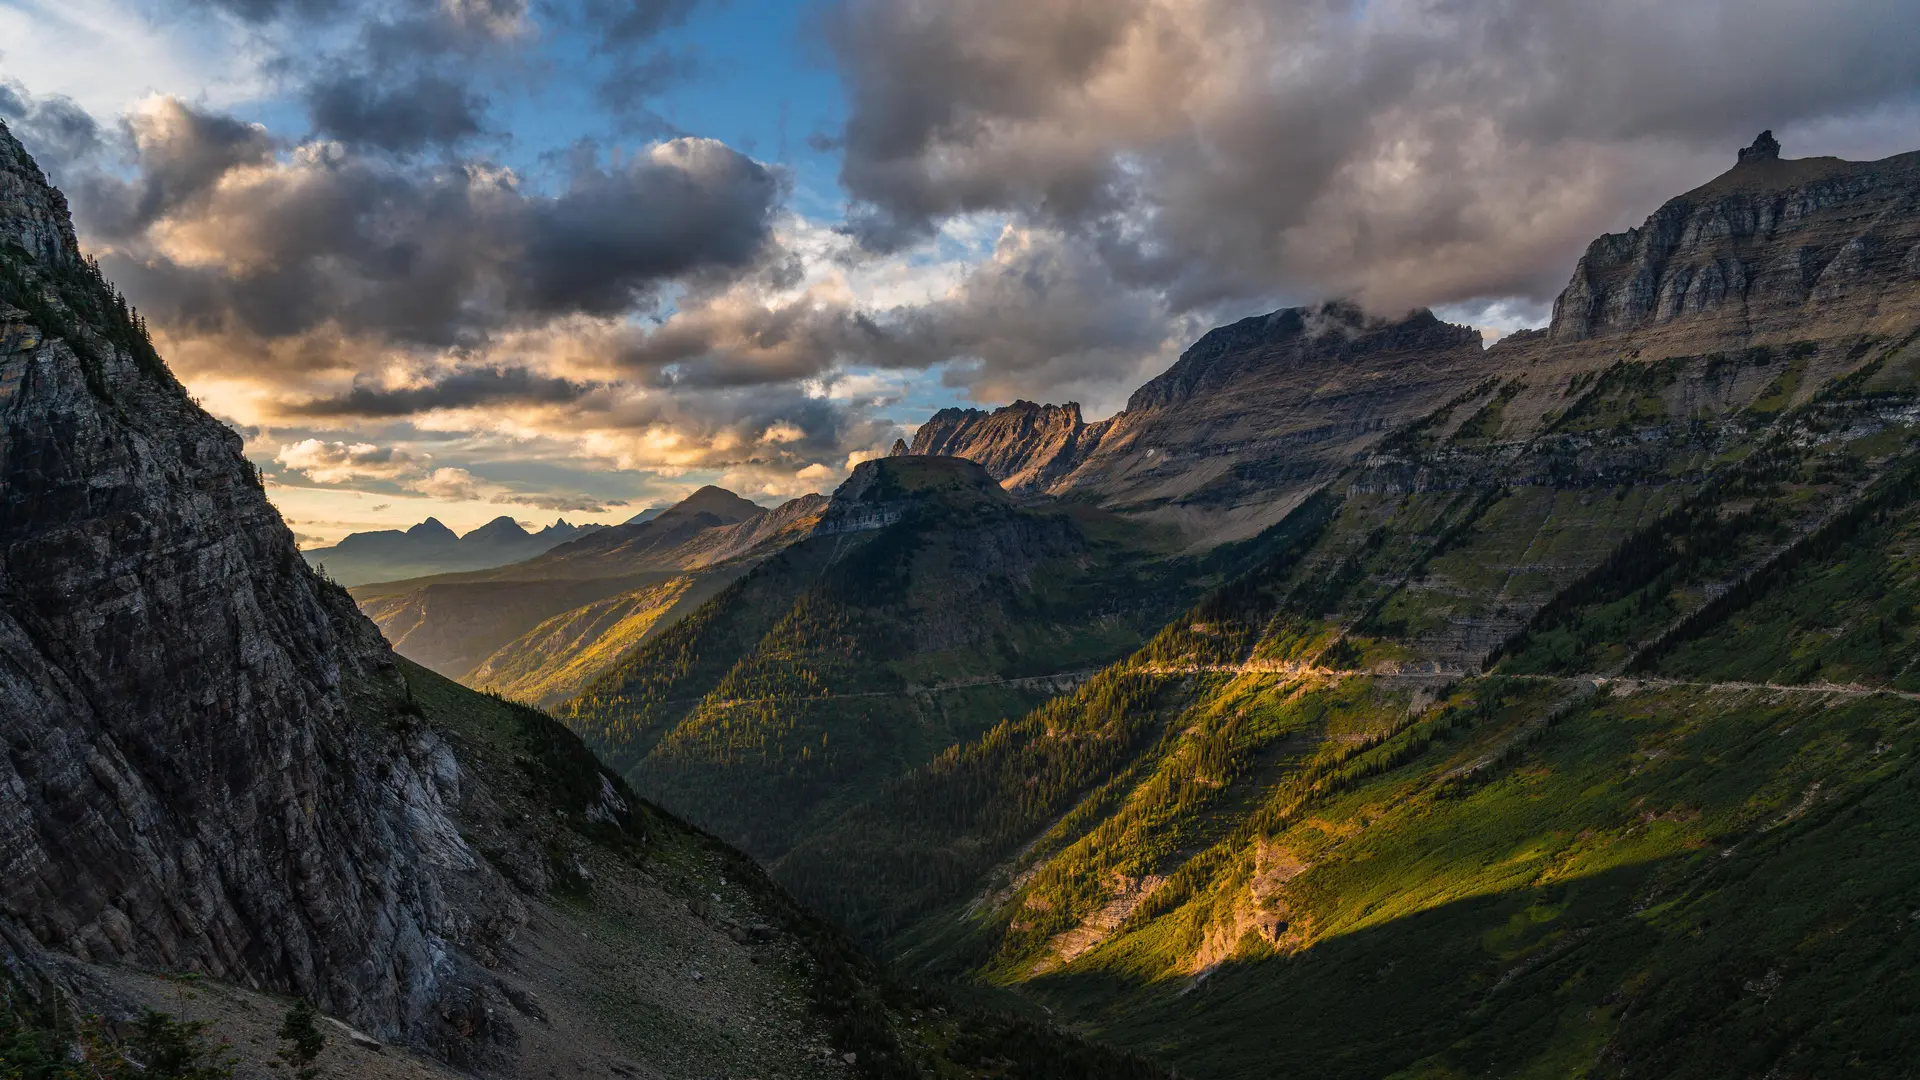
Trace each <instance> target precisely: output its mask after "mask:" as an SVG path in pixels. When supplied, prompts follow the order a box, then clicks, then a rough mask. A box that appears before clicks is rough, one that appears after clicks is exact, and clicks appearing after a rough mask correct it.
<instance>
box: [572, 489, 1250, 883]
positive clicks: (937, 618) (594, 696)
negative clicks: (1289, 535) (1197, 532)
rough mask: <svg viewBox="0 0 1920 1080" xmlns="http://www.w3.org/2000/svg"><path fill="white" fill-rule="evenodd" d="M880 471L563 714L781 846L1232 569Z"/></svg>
mask: <svg viewBox="0 0 1920 1080" xmlns="http://www.w3.org/2000/svg"><path fill="white" fill-rule="evenodd" d="M862 468H863V469H864V470H866V473H865V474H864V475H865V476H866V477H868V478H870V481H869V480H867V479H861V480H860V482H859V484H856V485H855V486H856V487H858V488H859V491H858V493H857V494H854V493H844V495H843V498H842V499H841V500H840V502H839V503H837V506H838V509H836V510H833V511H829V514H828V517H827V518H826V519H825V525H824V526H823V527H822V528H821V529H820V530H819V533H818V535H816V536H814V537H813V538H811V539H809V540H807V541H804V542H802V543H800V544H797V545H795V546H794V547H792V548H791V549H789V550H787V551H785V552H783V553H781V554H780V555H778V556H775V557H774V558H771V559H769V560H767V561H766V562H765V563H763V564H761V565H760V566H758V567H756V568H755V569H754V570H753V571H752V572H751V573H749V574H748V575H747V576H745V577H744V578H742V579H741V580H740V581H738V582H736V583H735V584H734V585H732V586H730V587H729V588H728V589H727V590H726V591H724V592H723V593H721V594H720V595H719V596H717V597H716V598H715V599H714V600H712V601H711V602H709V603H708V604H706V605H704V606H703V607H701V608H700V609H699V610H698V611H696V612H694V613H693V614H692V615H689V616H688V617H686V618H685V619H683V620H681V621H680V622H678V623H676V624H675V625H673V626H672V627H670V628H669V629H667V630H666V631H665V632H663V633H660V634H659V635H658V636H657V637H655V638H654V639H652V640H650V641H649V642H647V643H646V644H644V645H642V646H641V647H640V648H639V649H637V650H635V651H633V652H632V653H631V654H629V655H628V656H627V657H626V658H624V659H623V660H622V661H621V663H620V664H619V665H618V666H617V667H616V668H615V669H614V670H612V671H611V672H609V673H608V674H607V675H606V676H604V677H602V678H601V679H600V680H599V681H597V682H596V683H594V684H593V685H592V686H590V687H589V688H588V690H587V691H586V692H585V693H584V694H583V695H582V696H581V697H580V698H578V699H576V700H575V701H573V702H571V703H569V704H568V705H566V706H565V707H564V708H563V715H564V716H565V718H566V719H567V721H568V723H569V724H570V725H571V726H573V727H574V729H575V730H577V731H580V732H581V733H582V734H583V735H585V737H586V738H587V739H588V741H589V742H590V743H591V744H592V745H593V746H594V747H595V748H596V750H598V751H599V752H600V753H601V754H602V755H603V756H605V757H606V758H607V760H608V761H610V762H612V763H613V764H614V765H615V766H616V767H617V768H619V769H620V770H622V771H623V772H625V774H626V775H627V776H628V777H629V778H631V779H632V780H633V781H634V783H635V784H636V785H637V786H638V787H639V788H640V789H641V790H642V791H643V792H645V793H647V794H648V795H649V796H651V797H655V798H658V799H660V800H661V801H662V802H664V803H666V804H669V805H672V806H674V807H675V808H676V810H678V811H679V812H682V813H685V814H687V815H688V816H689V817H691V818H692V819H694V820H695V821H697V822H699V823H701V824H702V825H705V826H707V827H709V828H712V829H714V830H716V831H717V832H719V833H720V834H721V835H724V836H726V837H728V838H730V839H732V840H733V841H735V842H737V843H740V844H741V845H742V846H744V847H745V848H746V849H747V850H748V851H750V852H752V853H753V854H755V855H756V856H757V857H760V858H763V859H767V860H770V861H777V860H779V859H780V858H781V857H783V856H784V855H785V854H787V853H788V852H789V851H790V850H791V849H792V847H793V846H794V844H795V843H797V842H799V841H801V840H803V839H805V838H807V837H809V836H812V835H814V834H816V833H817V832H819V831H820V830H822V829H824V828H827V827H829V826H830V824H831V822H832V821H834V820H836V819H837V818H838V817H839V816H840V815H841V814H843V813H845V812H846V811H847V810H848V809H849V808H851V807H854V806H857V805H859V804H861V803H863V802H864V801H866V800H868V799H870V798H872V797H873V796H874V795H876V794H877V793H878V792H879V791H880V790H881V789H882V787H883V786H884V785H885V784H886V783H887V782H889V781H891V780H893V779H896V778H898V777H899V776H901V775H904V774H905V773H906V772H908V771H909V770H911V769H913V768H915V767H917V766H920V765H922V764H924V763H926V762H928V761H929V760H932V759H933V758H935V757H936V756H938V755H939V754H940V753H942V752H943V751H945V750H946V749H947V748H949V747H951V746H954V745H956V744H960V743H964V742H967V741H970V740H972V739H974V738H975V737H977V736H979V735H980V734H982V733H983V732H986V731H988V730H989V729H991V728H992V727H993V725H995V724H996V723H999V722H1000V721H1002V720H1005V719H1008V718H1017V717H1019V716H1021V715H1023V714H1024V713H1026V712H1027V711H1028V710H1030V709H1031V708H1033V707H1034V706H1035V705H1036V704H1039V703H1040V702H1043V701H1044V700H1046V698H1047V697H1048V696H1049V695H1050V694H1051V693H1052V692H1053V690H1054V688H1055V687H1057V686H1058V685H1060V683H1061V682H1062V680H1065V681H1067V682H1071V681H1072V680H1074V679H1075V678H1080V677H1084V673H1086V672H1090V671H1091V670H1096V669H1098V668H1099V667H1100V666H1101V665H1103V664H1105V663H1108V662H1111V661H1112V660H1113V659H1115V658H1116V657H1118V656H1121V655H1124V654H1125V653H1126V652H1128V651H1129V650H1131V649H1133V648H1135V647H1137V646H1138V644H1139V643H1140V642H1141V640H1142V638H1143V637H1144V636H1145V635H1146V634H1147V633H1150V632H1151V630H1152V628H1153V627H1154V626H1157V625H1158V624H1159V623H1160V622H1161V621H1163V620H1164V619H1165V618H1166V616H1167V615H1168V614H1170V613H1171V612H1173V611H1175V610H1178V608H1179V607H1180V606H1181V605H1183V604H1184V603H1187V602H1190V601H1191V598H1192V597H1193V596H1194V595H1196V594H1197V592H1198V590H1199V587H1200V585H1201V584H1202V583H1204V582H1205V581H1207V580H1208V575H1210V574H1211V575H1213V580H1217V579H1218V576H1219V571H1218V569H1217V567H1218V565H1220V560H1218V559H1214V560H1207V559H1199V558H1184V559H1183V558H1175V557H1172V556H1169V555H1168V554H1166V553H1165V552H1164V551H1163V550H1161V548H1160V547H1159V545H1158V537H1157V536H1156V535H1155V534H1154V533H1152V532H1151V531H1149V530H1145V529H1143V528H1141V527H1138V526H1133V525H1129V524H1126V523H1124V522H1121V521H1118V520H1116V519H1113V518H1112V517H1111V516H1110V515H1106V514H1103V513H1101V512H1099V511H1095V510H1091V509H1088V508H1084V507H1063V506H1058V505H1054V504H1052V503H1050V502H1041V503H1024V502H1016V501H1014V500H1013V499H1011V498H1009V496H1008V495H1007V494H1006V493H1005V492H1004V491H1002V490H1001V489H1000V488H999V486H998V485H996V484H994V483H993V482H992V481H991V480H990V479H989V478H987V477H986V475H985V474H984V473H983V472H981V471H980V470H979V469H978V467H977V466H974V465H972V464H971V463H967V462H961V461H958V460H956V459H941V458H899V459H889V460H882V461H877V462H872V463H870V464H869V465H867V466H863V467H862ZM863 485H864V486H863ZM836 515H837V516H836ZM789 880H790V883H792V882H793V881H794V879H789Z"/></svg>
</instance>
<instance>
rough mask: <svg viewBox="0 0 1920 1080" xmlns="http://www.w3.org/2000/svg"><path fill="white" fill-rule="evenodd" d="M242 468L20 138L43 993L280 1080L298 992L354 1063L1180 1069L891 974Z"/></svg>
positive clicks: (24, 463) (6, 568) (3, 210)
mask: <svg viewBox="0 0 1920 1080" xmlns="http://www.w3.org/2000/svg"><path fill="white" fill-rule="evenodd" d="M241 451H242V443H241V439H240V438H239V436H238V435H236V434H235V433H234V432H232V431H231V430H229V429H228V428H226V427H225V426H224V425H222V424H221V423H220V422H219V421H217V420H216V419H214V418H213V417H212V416H210V415H208V414H207V413H206V412H204V411H203V410H201V409H200V408H199V407H198V406H197V405H195V404H194V403H193V402H192V401H191V399H190V398H189V397H188V395H187V394H186V392H185V390H184V389H183V388H182V387H181V386H180V384H179V383H178V382H177V381H175V380H174V379H173V377H172V376H171V375H170V374H169V373H168V371H167V369H166V367H165V365H164V364H163V363H162V362H161V361H160V358H159V357H158V356H157V355H156V354H155V353H154V352H153V349H152V346H151V344H150V343H149V342H148V339H147V337H146V334H145V330H144V326H143V325H142V323H141V322H140V320H139V317H138V316H137V315H136V314H135V313H134V312H132V310H131V309H130V308H129V307H128V306H127V305H126V303H125V301H124V300H123V299H122V298H120V297H119V295H118V294H117V293H116V292H114V291H113V290H112V288H111V287H110V286H109V285H108V284H107V283H106V282H105V281H104V280H102V279H101V277H100V276H99V273H98V271H97V269H95V268H94V267H93V266H92V264H91V263H89V262H88V261H87V260H86V259H84V258H83V256H82V255H81V252H80V249H79V247H78V245H77V243H76V239H75V234H74V231H73V228H72V225H71V223H70V221H69V219H68V214H67V208H66V202H65V200H64V199H63V198H62V197H61V195H60V193H59V192H58V191H57V190H55V189H54V188H52V187H51V186H50V185H49V184H48V182H47V180H46V178H45V177H44V176H43V175H42V173H41V172H40V170H39V169H38V168H37V167H36V166H35V165H34V163H33V161H32V160H31V158H30V157H29V156H28V155H27V153H26V151H25V150H24V149H23V148H22V146H21V145H20V144H19V143H18V142H17V141H16V140H15V139H14V138H13V137H12V135H11V133H9V132H7V131H6V129H5V128H4V126H0V732H3V733H4V737H5V739H6V750H7V753H6V754H5V756H4V757H0V996H3V997H5V998H6V999H7V1000H8V1002H9V1003H17V1002H18V1000H19V998H18V996H17V995H19V994H21V993H24V994H26V995H27V996H28V997H29V998H39V999H41V1000H43V1001H45V1000H49V999H52V1000H57V1001H61V1002H64V1003H65V1005H66V1007H67V1013H68V1015H71V1014H72V1013H73V1012H74V1011H76V1010H77V1011H80V1012H98V1013H101V1014H104V1015H105V1016H106V1017H107V1018H108V1020H110V1021H118V1020H124V1019H126V1018H127V1017H130V1016H132V1015H134V1013H135V1011H136V1009H137V1007H138V1006H143V1005H145V1006H151V1005H154V1004H155V1003H156V1002H158V1003H160V1004H162V1005H165V1006H166V1007H168V1008H176V1007H177V1008H178V1009H179V1010H180V1011H181V1012H183V1013H186V1014H190V1015H200V1016H203V1017H206V1018H208V1019H210V1020H212V1021H214V1022H215V1025H216V1026H215V1027H214V1029H213V1033H214V1034H215V1035H217V1036H223V1037H228V1038H230V1039H231V1040H232V1042H233V1044H234V1049H235V1051H236V1052H237V1053H239V1054H240V1056H241V1059H242V1061H241V1065H242V1068H243V1072H242V1075H246V1076H264V1075H268V1072H267V1068H268V1062H267V1061H266V1060H265V1058H266V1055H267V1054H268V1053H270V1052H271V1050H270V1048H271V1046H272V1045H273V1041H274V1038H275V1027H276V1025H277V1022H278V1019H279V1011H278V1010H280V1009H282V1008H284V1007H285V1003H286V1001H287V1000H288V999H289V998H291V997H296V996H298V997H305V998H308V999H311V1000H313V1001H314V1002H316V1003H318V1005H319V1006H320V1008H321V1009H322V1010H323V1011H324V1012H325V1013H326V1014H329V1015H330V1016H332V1017H337V1018H339V1019H340V1020H341V1021H342V1022H344V1023H346V1024H349V1025H351V1026H352V1027H354V1028H357V1029H359V1030H360V1031H364V1032H368V1033H371V1035H360V1034H356V1035H355V1036H354V1037H353V1038H352V1039H351V1040H350V1041H349V1040H345V1039H336V1040H335V1042H336V1043H339V1044H340V1045H339V1046H337V1047H336V1048H335V1049H332V1050H329V1051H328V1053H329V1054H331V1055H334V1056H333V1057H331V1058H329V1059H327V1061H326V1063H327V1064H328V1067H329V1068H330V1069H332V1070H335V1071H336V1072H337V1073H338V1074H339V1075H353V1076H356V1077H388V1076H392V1077H400V1076H415V1077H417V1076H422V1075H445V1074H446V1070H448V1069H453V1070H458V1071H459V1072H462V1073H466V1074H480V1075H489V1076H606V1075H610V1074H612V1075H620V1076H630V1077H632V1076H641V1077H662V1078H664V1077H678V1076H691V1075H775V1074H784V1075H789V1076H854V1075H863V1076H872V1077H907V1076H916V1075H926V1074H928V1073H929V1072H937V1073H940V1074H943V1075H956V1076H970V1075H986V1074H990V1075H1009V1076H1012V1075H1022V1076H1054V1075H1058V1076H1093V1075H1102V1076H1112V1075H1118V1076H1127V1075H1150V1074H1151V1072H1150V1070H1148V1069H1147V1067H1146V1066H1145V1065H1143V1064H1141V1063H1139V1062H1138V1061H1135V1060H1133V1059H1129V1058H1122V1057H1120V1056H1116V1055H1113V1054H1110V1053H1108V1052H1106V1051H1104V1050H1100V1049H1098V1048H1095V1047H1092V1046H1089V1045H1087V1044H1084V1043H1080V1042H1078V1041H1076V1040H1073V1039H1071V1038H1067V1037H1064V1036H1061V1035H1059V1034H1057V1033H1054V1032H1052V1031H1051V1030H1049V1029H1047V1028H1044V1027H1040V1026H1036V1025H1032V1024H1027V1023H1024V1022H1019V1021H1012V1020H1006V1019H1001V1018H997V1017H991V1016H985V1015H980V1014H974V1013H971V1012H967V1011H964V1010H960V1009H956V1008H952V1007H950V1006H947V1005H945V1004H944V1003H943V1002H941V1001H939V1000H937V999H935V998H931V997H929V996H927V995H925V994H921V993H917V992H909V991H907V990H905V989H903V988H900V987H897V986H895V985H893V984H892V983H890V982H888V981H887V980H886V979H885V978H884V977H883V976H882V975H881V974H880V973H879V972H878V970H877V969H875V968H874V967H873V966H872V965H871V964H870V963H869V962H868V961H866V960H865V959H864V958H863V957H861V956H860V954H859V953H858V952H856V951H855V950H853V949H852V948H851V947H850V946H848V945H847V944H846V943H845V940H844V939H843V938H841V937H839V936H838V935H837V934H835V933H833V932H832V931H831V930H829V929H827V928H826V927H825V926H824V925H823V924H821V923H819V922H818V921H817V920H815V919H813V918H812V917H811V916H809V915H808V914H807V913H805V912H804V911H802V910H800V909H799V908H798V907H796V906H795V905H794V904H793V902H792V901H791V900H789V899H788V898H787V897H786V896H785V894H784V893H782V892H781V891H780V890H779V889H778V888H777V887H775V886H773V885H772V884H771V883H770V882H769V881H768V880H767V879H766V877H765V876H764V875H763V874H762V873H761V872H760V871H759V870H758V869H757V868H756V867H754V866H753V865H752V864H751V863H750V862H748V861H747V860H746V859H745V858H744V857H743V856H741V855H739V854H738V853H737V852H734V851H732V850H731V849H728V848H726V847H724V846H723V845H721V844H719V843H717V842H715V841H713V840H710V839H708V838H706V837H705V836H703V835H701V834H699V833H697V832H695V831H694V830H692V829H690V828H689V827H687V826H685V825H683V824H681V823H680V822H678V821H677V820H675V819H673V818H671V817H669V816H667V815H666V814H664V813H662V812H660V811H658V810H656V809H654V808H653V807H651V806H649V805H648V804H646V803H644V802H642V801H641V800H640V799H639V798H638V797H636V796H635V795H634V794H633V792H632V791H631V790H630V789H628V788H627V787H626V785H625V784H624V783H623V782H622V781H621V780H620V779H619V778H618V777H617V776H615V775H613V774H611V773H609V772H607V771H606V770H604V769H603V768H602V767H601V766H600V765H599V763H598V762H597V761H595V760H594V758H593V757H592V756H591V754H589V753H588V752H587V751H586V749H585V748H584V746H583V745H582V744H581V743H580V741H579V740H578V739H577V738H575V737H574V736H573V735H571V734H570V733H568V732H566V730H565V729H564V728H562V727H561V726H559V725H558V724H557V723H556V722H554V721H553V720H551V719H549V718H547V717H545V716H544V715H542V714H539V713H536V712H533V711H531V710H527V709H524V708H520V707H518V706H513V705H510V704H508V703H506V702H503V701H500V700H498V699H493V698H488V697H485V696H482V695H479V694H476V693H474V692H472V691H469V690H466V689H464V688H462V687H459V686H457V685H455V684H453V683H450V682H446V681H445V680H442V679H440V678H438V677H437V676H434V675H432V674H431V673H429V672H426V671H424V670H422V669H420V668H417V667H414V666H412V665H411V664H408V663H406V662H404V661H400V660H398V659H397V658H396V657H395V656H394V655H393V653H392V651H391V649H390V648H389V647H388V645H387V643H386V642H385V641H384V640H383V639H382V638H381V636H380V634H379V633H378V631H377V630H376V629H375V628H374V626H373V624H372V623H371V622H369V621H368V620H367V619H366V618H365V617H364V616H362V615H361V614H360V613H359V612H358V611H357V610H356V608H355V606H354V604H353V601H352V600H351V598H350V597H349V596H348V595H347V593H346V592H345V591H344V590H342V589H340V588H339V587H337V586H335V585H333V584H331V583H329V582H327V581H326V580H325V579H324V578H322V577H321V576H320V575H318V574H317V573H316V572H314V571H313V570H311V569H310V568H309V567H308V565H307V563H306V561H305V560H304V559H303V558H302V557H301V555H300V552H299V551H298V550H297V548H296V546H295V542H294V538H293V535H292V533H291V532H290V531H289V530H288V529H287V527H286V525H285V523H284V522H283V521H282V520H281V519H280V517H279V515H278V514H277V513H276V512H275V511H274V509H273V507H272V506H271V504H270V503H269V502H268V500H267V498H266V494H265V491H264V490H263V488H262V486H261V483H260V479H259V476H258V474H257V472H256V470H254V468H253V467H252V466H251V465H250V464H249V463H248V462H247V460H246V459H245V457H244V456H243V455H242V452H241ZM189 977H190V978H189ZM223 1003H224V1004H223ZM228 1006H230V1007H228ZM223 1008H224V1010H225V1011H222V1009H223ZM13 1012H14V1013H15V1014H16V1015H17V1014H18V1010H17V1009H14V1010H13ZM923 1013H924V1014H925V1018H924V1023H923V1022H922V1014H923ZM106 1030H108V1031H112V1030H113V1028H112V1027H111V1026H110V1027H109V1028H108V1029H106ZM329 1030H333V1029H331V1028H330V1029H329ZM381 1043H393V1044H400V1045H401V1046H404V1047H409V1048H412V1049H413V1050H415V1051H419V1052H421V1053H422V1054H424V1055H425V1056H417V1055H416V1054H412V1053H398V1054H395V1053H383V1052H381V1050H380V1045H381ZM54 1045H58V1046H60V1047H66V1046H70V1045H72V1040H71V1039H70V1038H68V1037H67V1036H65V1035H60V1034H58V1033H56V1036H55V1040H54ZM249 1055H251V1056H249ZM342 1055H357V1056H342Z"/></svg>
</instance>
